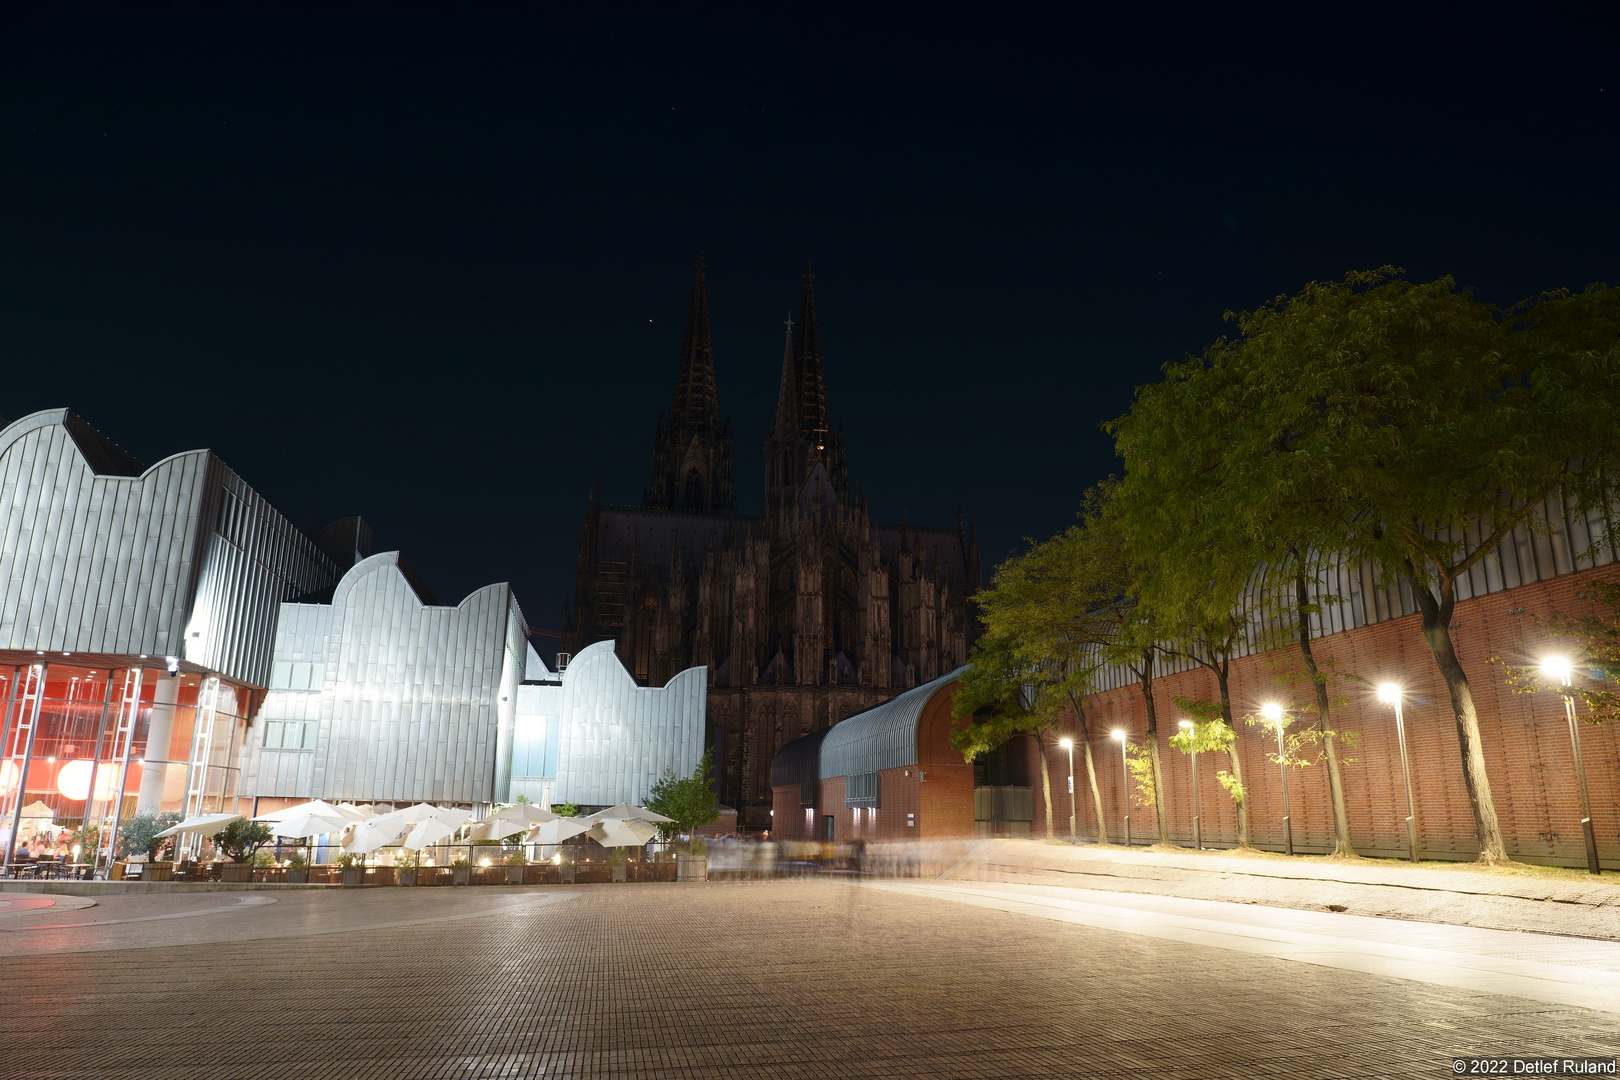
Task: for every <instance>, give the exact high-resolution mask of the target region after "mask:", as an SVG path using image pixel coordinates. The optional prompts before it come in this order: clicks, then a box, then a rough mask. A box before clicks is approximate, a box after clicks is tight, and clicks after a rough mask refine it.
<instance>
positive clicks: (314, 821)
mask: <svg viewBox="0 0 1620 1080" xmlns="http://www.w3.org/2000/svg"><path fill="white" fill-rule="evenodd" d="M269 824H270V835H271V836H294V837H303V836H319V835H320V834H322V833H334V832H342V831H343V830H344V829H346V828H348V827H349V826H350V825H351V824H353V823H352V822H350V821H349V820H348V819H347V818H341V817H333V816H331V815H327V814H315V813H303V814H296V815H294V816H292V817H287V818H281V819H280V820H276V821H271V822H270V823H269Z"/></svg>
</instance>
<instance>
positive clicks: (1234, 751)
mask: <svg viewBox="0 0 1620 1080" xmlns="http://www.w3.org/2000/svg"><path fill="white" fill-rule="evenodd" d="M1231 663H1232V662H1231V660H1230V659H1226V660H1222V661H1221V662H1220V663H1219V664H1218V665H1216V666H1215V679H1216V681H1217V682H1218V683H1220V687H1221V718H1222V719H1223V720H1225V721H1226V726H1227V727H1228V728H1231V730H1232V745H1231V746H1229V747H1227V748H1226V756H1227V757H1229V758H1231V759H1232V779H1233V780H1236V781H1237V785H1238V790H1239V791H1241V792H1243V797H1242V798H1238V799H1233V800H1232V805H1233V806H1234V807H1235V808H1236V809H1237V829H1238V847H1240V848H1246V847H1249V846H1250V844H1249V798H1248V795H1249V789H1248V788H1247V787H1245V786H1244V784H1243V762H1242V761H1240V760H1238V748H1237V727H1236V725H1234V724H1233V723H1232V691H1231V687H1230V684H1229V682H1228V678H1227V677H1228V673H1229V669H1230V665H1231Z"/></svg>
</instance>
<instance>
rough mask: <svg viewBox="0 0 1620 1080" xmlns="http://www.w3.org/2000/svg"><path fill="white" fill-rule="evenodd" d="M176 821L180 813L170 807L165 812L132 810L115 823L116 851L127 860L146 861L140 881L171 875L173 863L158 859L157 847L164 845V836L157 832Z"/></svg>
mask: <svg viewBox="0 0 1620 1080" xmlns="http://www.w3.org/2000/svg"><path fill="white" fill-rule="evenodd" d="M178 824H180V815H179V814H178V813H176V812H175V811H173V810H170V811H167V812H165V813H158V812H157V811H155V810H145V811H142V812H141V813H139V814H131V815H130V816H129V817H127V818H125V819H124V820H123V821H121V822H120V823H119V825H118V851H117V852H116V855H117V856H120V857H122V858H124V859H126V860H128V861H139V862H144V863H146V866H145V867H144V868H143V869H142V871H141V880H142V881H168V880H170V879H171V878H172V877H173V876H174V866H173V864H171V863H160V862H158V861H157V856H158V850H159V849H160V848H162V847H163V840H164V838H163V837H161V836H159V835H158V833H160V832H162V831H163V830H164V829H167V828H168V827H169V826H171V825H178Z"/></svg>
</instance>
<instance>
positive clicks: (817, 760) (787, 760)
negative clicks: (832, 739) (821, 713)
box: [771, 728, 832, 788]
mask: <svg viewBox="0 0 1620 1080" xmlns="http://www.w3.org/2000/svg"><path fill="white" fill-rule="evenodd" d="M831 730H832V728H822V729H821V730H820V731H812V732H811V733H810V734H808V735H805V736H803V737H802V738H798V739H794V740H793V741H792V742H790V743H788V744H786V745H785V746H783V747H782V748H781V749H780V750H778V751H777V752H776V756H775V757H773V758H771V787H773V788H777V787H786V786H788V785H789V784H802V783H804V782H805V781H807V780H819V779H820V776H819V771H820V769H821V744H822V741H823V740H825V739H826V738H827V733H828V732H829V731H831Z"/></svg>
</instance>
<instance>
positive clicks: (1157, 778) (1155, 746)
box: [1126, 649, 1170, 844]
mask: <svg viewBox="0 0 1620 1080" xmlns="http://www.w3.org/2000/svg"><path fill="white" fill-rule="evenodd" d="M1142 700H1143V702H1145V703H1146V705H1147V744H1148V756H1149V758H1150V759H1151V760H1152V762H1153V810H1154V812H1155V813H1156V814H1157V815H1158V819H1159V836H1158V839H1157V840H1156V841H1155V843H1160V844H1167V843H1169V842H1170V830H1169V829H1168V828H1167V827H1166V825H1165V820H1164V771H1163V770H1162V769H1160V767H1159V713H1158V710H1157V709H1155V708H1154V706H1153V650H1152V649H1143V650H1142ZM1129 797H1130V795H1129V793H1127V794H1126V798H1129Z"/></svg>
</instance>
